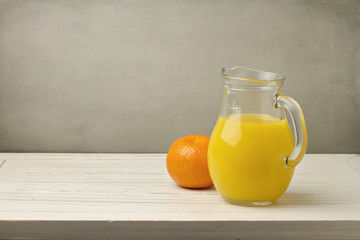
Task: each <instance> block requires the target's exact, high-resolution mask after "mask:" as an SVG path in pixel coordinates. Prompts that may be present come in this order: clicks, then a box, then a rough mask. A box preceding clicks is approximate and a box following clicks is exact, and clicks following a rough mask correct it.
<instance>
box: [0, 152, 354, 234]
mask: <svg viewBox="0 0 360 240" xmlns="http://www.w3.org/2000/svg"><path fill="white" fill-rule="evenodd" d="M165 159H166V154H35V153H32V154H29V153H26V154H21V153H2V154H0V163H2V165H1V167H0V239H231V240H240V239H241V240H250V239H334V240H335V239H336V240H338V239H360V156H359V155H355V154H337V155H335V154H331V155H330V154H327V155H325V154H308V155H306V157H305V158H304V159H303V161H302V162H301V163H300V165H299V166H298V167H297V170H296V172H295V176H294V178H293V181H292V183H291V185H290V187H289V189H288V190H287V192H286V193H285V195H284V196H283V197H282V198H281V199H280V200H279V201H278V202H277V203H275V204H273V205H270V206H267V207H241V206H235V205H231V204H228V203H226V202H225V201H223V200H222V198H221V197H220V196H219V195H218V194H217V192H216V190H215V189H214V188H210V189H205V190H189V189H184V188H181V187H178V186H177V185H176V184H175V183H173V181H172V180H171V179H170V177H169V176H168V174H167V171H166V166H165Z"/></svg>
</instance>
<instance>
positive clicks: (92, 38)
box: [0, 0, 360, 153]
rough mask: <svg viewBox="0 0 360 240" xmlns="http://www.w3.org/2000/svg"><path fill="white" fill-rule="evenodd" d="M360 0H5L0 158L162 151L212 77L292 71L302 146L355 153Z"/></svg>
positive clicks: (209, 97)
mask: <svg viewBox="0 0 360 240" xmlns="http://www.w3.org/2000/svg"><path fill="white" fill-rule="evenodd" d="M359 22H360V1H351V0H350V1H288V0H287V1H277V0H276V1H272V0H271V1H268V0H264V1H256V0H255V1H253V0H246V1H212V0H210V1H205V0H196V1H190V0H184V1H172V0H134V1H130V0H124V1H50V0H38V1H0V151H16V152H17V151H36V152H49V151H50V152H52V151H54V152H63V151H66V152H166V151H167V150H168V148H169V146H170V144H171V143H172V142H173V141H174V140H175V139H177V138H180V137H182V136H184V135H187V134H206V135H210V134H211V130H212V128H213V127H214V124H215V122H216V119H217V116H218V113H219V111H220V104H221V99H222V94H223V89H222V88H223V86H222V82H221V78H220V70H221V68H222V67H223V66H227V67H231V66H236V65H243V66H248V67H252V68H257V69H261V70H267V71H275V72H279V73H282V74H284V75H285V76H286V78H287V80H286V83H285V86H284V88H283V93H284V94H285V95H290V96H292V97H293V98H295V99H296V100H297V101H298V102H299V103H300V105H301V106H302V108H303V111H304V114H305V117H306V120H307V126H308V134H309V147H308V152H312V153H324V152H329V153H345V152H348V153H355V152H357V153H359V152H360V138H359V135H360V112H359V105H360V80H359V79H360V48H359V45H360V24H359Z"/></svg>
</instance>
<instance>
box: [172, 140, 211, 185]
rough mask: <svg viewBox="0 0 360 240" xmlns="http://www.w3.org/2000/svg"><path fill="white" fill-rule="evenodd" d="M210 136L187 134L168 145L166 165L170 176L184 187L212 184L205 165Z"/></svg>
mask: <svg viewBox="0 0 360 240" xmlns="http://www.w3.org/2000/svg"><path fill="white" fill-rule="evenodd" d="M209 140H210V137H208V136H204V135H189V136H185V137H182V138H180V139H178V140H176V141H175V142H174V143H173V144H172V145H171V147H170V149H169V152H168V155H167V158H166V167H167V170H168V172H169V174H170V176H171V178H172V179H173V180H174V181H175V182H176V183H177V184H179V185H180V186H182V187H185V188H207V187H210V186H212V185H213V183H212V181H211V177H210V174H209V169H208V165H207V150H208V145H209Z"/></svg>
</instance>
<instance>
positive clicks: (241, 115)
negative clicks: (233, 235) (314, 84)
mask: <svg viewBox="0 0 360 240" xmlns="http://www.w3.org/2000/svg"><path fill="white" fill-rule="evenodd" d="M222 75H223V79H224V87H225V89H224V98H223V103H222V107H221V112H220V116H219V119H218V121H217V123H216V125H215V128H214V130H213V133H212V135H211V138H210V143H209V148H208V166H209V171H210V175H211V178H212V180H213V182H214V185H215V188H216V190H217V191H218V192H219V193H220V195H221V196H222V197H223V198H224V199H225V200H226V201H228V202H230V203H233V204H238V205H253V206H254V205H257V206H262V205H269V204H272V203H273V202H274V201H275V200H276V199H278V198H280V197H281V196H282V195H283V193H284V192H285V191H286V189H287V187H288V186H289V183H290V181H291V179H292V176H293V174H294V170H295V166H296V165H297V164H298V163H299V162H300V161H301V159H302V158H303V156H304V154H305V151H306V145H307V134H306V127H305V121H304V116H303V113H302V111H301V109H300V106H299V105H298V104H297V102H296V101H295V100H293V99H292V98H290V97H287V96H282V95H281V86H282V85H283V83H284V80H285V78H284V77H283V76H281V75H280V74H277V73H272V72H264V71H257V70H253V69H249V68H245V67H233V68H230V69H222ZM286 111H287V112H288V116H289V118H287V117H286ZM289 124H290V125H291V126H292V129H293V133H292V131H291V129H290V127H289Z"/></svg>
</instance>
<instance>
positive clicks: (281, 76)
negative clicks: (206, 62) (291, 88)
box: [221, 66, 285, 85]
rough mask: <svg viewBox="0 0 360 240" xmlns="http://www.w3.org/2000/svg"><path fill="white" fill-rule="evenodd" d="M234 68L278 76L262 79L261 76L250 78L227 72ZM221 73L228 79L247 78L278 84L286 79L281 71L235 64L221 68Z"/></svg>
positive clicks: (246, 79)
mask: <svg viewBox="0 0 360 240" xmlns="http://www.w3.org/2000/svg"><path fill="white" fill-rule="evenodd" d="M234 70H247V71H252V72H256V73H258V74H265V75H274V76H276V78H275V79H260V78H248V77H242V76H241V77H240V76H233V75H230V74H227V72H229V71H234ZM221 74H222V76H223V77H224V78H227V79H234V80H245V81H252V82H259V83H267V84H268V83H278V84H280V85H282V83H283V82H284V81H285V77H284V76H283V75H281V74H279V73H275V72H269V71H262V70H257V69H252V68H248V67H244V66H235V67H231V68H225V67H223V68H222V70H221Z"/></svg>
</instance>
